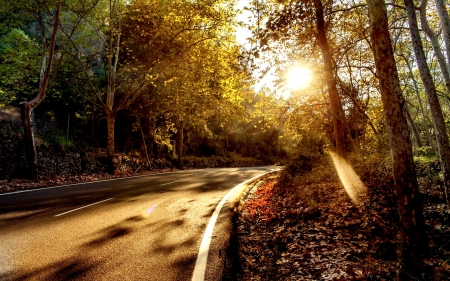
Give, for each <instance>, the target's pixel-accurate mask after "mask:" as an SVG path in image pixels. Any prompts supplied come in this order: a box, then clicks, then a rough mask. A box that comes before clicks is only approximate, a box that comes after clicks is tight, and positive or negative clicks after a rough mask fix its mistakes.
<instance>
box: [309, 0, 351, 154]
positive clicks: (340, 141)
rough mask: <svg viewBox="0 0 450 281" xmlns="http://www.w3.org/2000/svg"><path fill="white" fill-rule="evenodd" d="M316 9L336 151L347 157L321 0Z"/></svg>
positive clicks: (315, 3)
mask: <svg viewBox="0 0 450 281" xmlns="http://www.w3.org/2000/svg"><path fill="white" fill-rule="evenodd" d="M314 7H315V9H316V20H317V22H316V24H317V41H318V43H319V47H320V50H321V52H322V58H323V63H324V70H325V79H326V80H327V88H328V96H329V98H330V106H331V115H332V118H333V130H334V138H335V142H336V152H337V153H338V155H339V156H341V157H343V158H347V148H346V145H345V134H344V122H343V120H344V111H343V109H342V104H341V100H340V97H339V94H338V91H337V87H336V79H335V77H334V74H333V61H332V58H331V51H330V46H329V44H328V39H327V34H326V28H325V20H324V15H323V5H322V1H321V0H314Z"/></svg>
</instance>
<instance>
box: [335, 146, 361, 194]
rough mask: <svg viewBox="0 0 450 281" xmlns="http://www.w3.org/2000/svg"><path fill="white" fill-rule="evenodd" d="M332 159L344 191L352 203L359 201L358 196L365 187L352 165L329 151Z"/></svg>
mask: <svg viewBox="0 0 450 281" xmlns="http://www.w3.org/2000/svg"><path fill="white" fill-rule="evenodd" d="M330 155H331V158H332V159H333V164H334V167H335V169H336V171H337V173H338V175H339V179H340V180H341V183H342V185H343V186H344V189H345V192H347V195H348V196H349V197H350V199H351V200H352V201H353V203H359V201H360V197H361V196H363V195H364V194H365V193H366V187H365V186H364V184H363V183H362V181H361V180H360V179H359V176H358V175H357V174H356V172H355V170H353V168H352V166H350V164H349V163H348V162H347V161H346V160H345V159H343V158H341V157H339V156H338V155H337V154H336V153H333V152H331V153H330Z"/></svg>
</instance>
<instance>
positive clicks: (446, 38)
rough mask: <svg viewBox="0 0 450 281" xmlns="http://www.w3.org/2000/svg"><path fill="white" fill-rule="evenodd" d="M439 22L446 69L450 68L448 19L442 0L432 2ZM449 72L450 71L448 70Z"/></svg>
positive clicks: (449, 19)
mask: <svg viewBox="0 0 450 281" xmlns="http://www.w3.org/2000/svg"><path fill="white" fill-rule="evenodd" d="M434 2H435V3H436V9H437V12H438V16H439V20H440V22H441V27H442V33H443V35H444V42H445V50H446V52H447V67H450V18H449V16H448V12H447V7H446V6H445V3H444V0H434ZM449 71H450V70H449Z"/></svg>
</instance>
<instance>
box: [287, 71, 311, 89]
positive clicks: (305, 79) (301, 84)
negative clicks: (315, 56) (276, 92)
mask: <svg viewBox="0 0 450 281" xmlns="http://www.w3.org/2000/svg"><path fill="white" fill-rule="evenodd" d="M311 79H312V73H311V71H310V70H309V69H307V68H305V67H301V66H294V67H291V68H290V69H289V70H288V71H287V73H286V80H287V87H288V88H289V89H290V90H300V89H304V88H306V87H308V85H309V83H310V82H311Z"/></svg>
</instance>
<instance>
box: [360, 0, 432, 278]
mask: <svg viewBox="0 0 450 281" xmlns="http://www.w3.org/2000/svg"><path fill="white" fill-rule="evenodd" d="M367 5H368V9H369V23H370V39H371V42H372V48H373V49H372V51H373V53H374V58H375V65H376V69H377V75H378V79H379V83H380V90H381V100H382V103H383V109H384V118H385V121H386V129H387V133H388V138H389V146H390V150H391V157H392V167H393V176H394V186H395V190H396V195H397V204H398V212H399V217H400V231H401V239H402V244H401V253H400V258H401V265H402V269H401V270H400V271H399V280H411V279H414V277H419V276H420V274H422V273H423V268H421V267H420V266H417V265H418V264H421V260H420V259H421V257H422V256H426V255H427V254H428V253H429V245H428V237H427V235H426V232H425V221H424V217H423V206H422V197H421V194H420V192H419V186H418V183H417V177H416V170H415V164H414V160H413V153H412V143H411V139H410V137H409V130H408V124H407V121H406V118H405V116H404V113H403V112H404V110H403V107H404V103H405V101H404V99H403V96H402V92H401V87H400V81H399V78H398V72H397V66H396V63H395V59H394V52H393V49H392V42H391V38H390V34H389V30H388V18H387V11H386V6H385V3H384V1H383V0H367ZM408 274H411V276H409V275H408Z"/></svg>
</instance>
